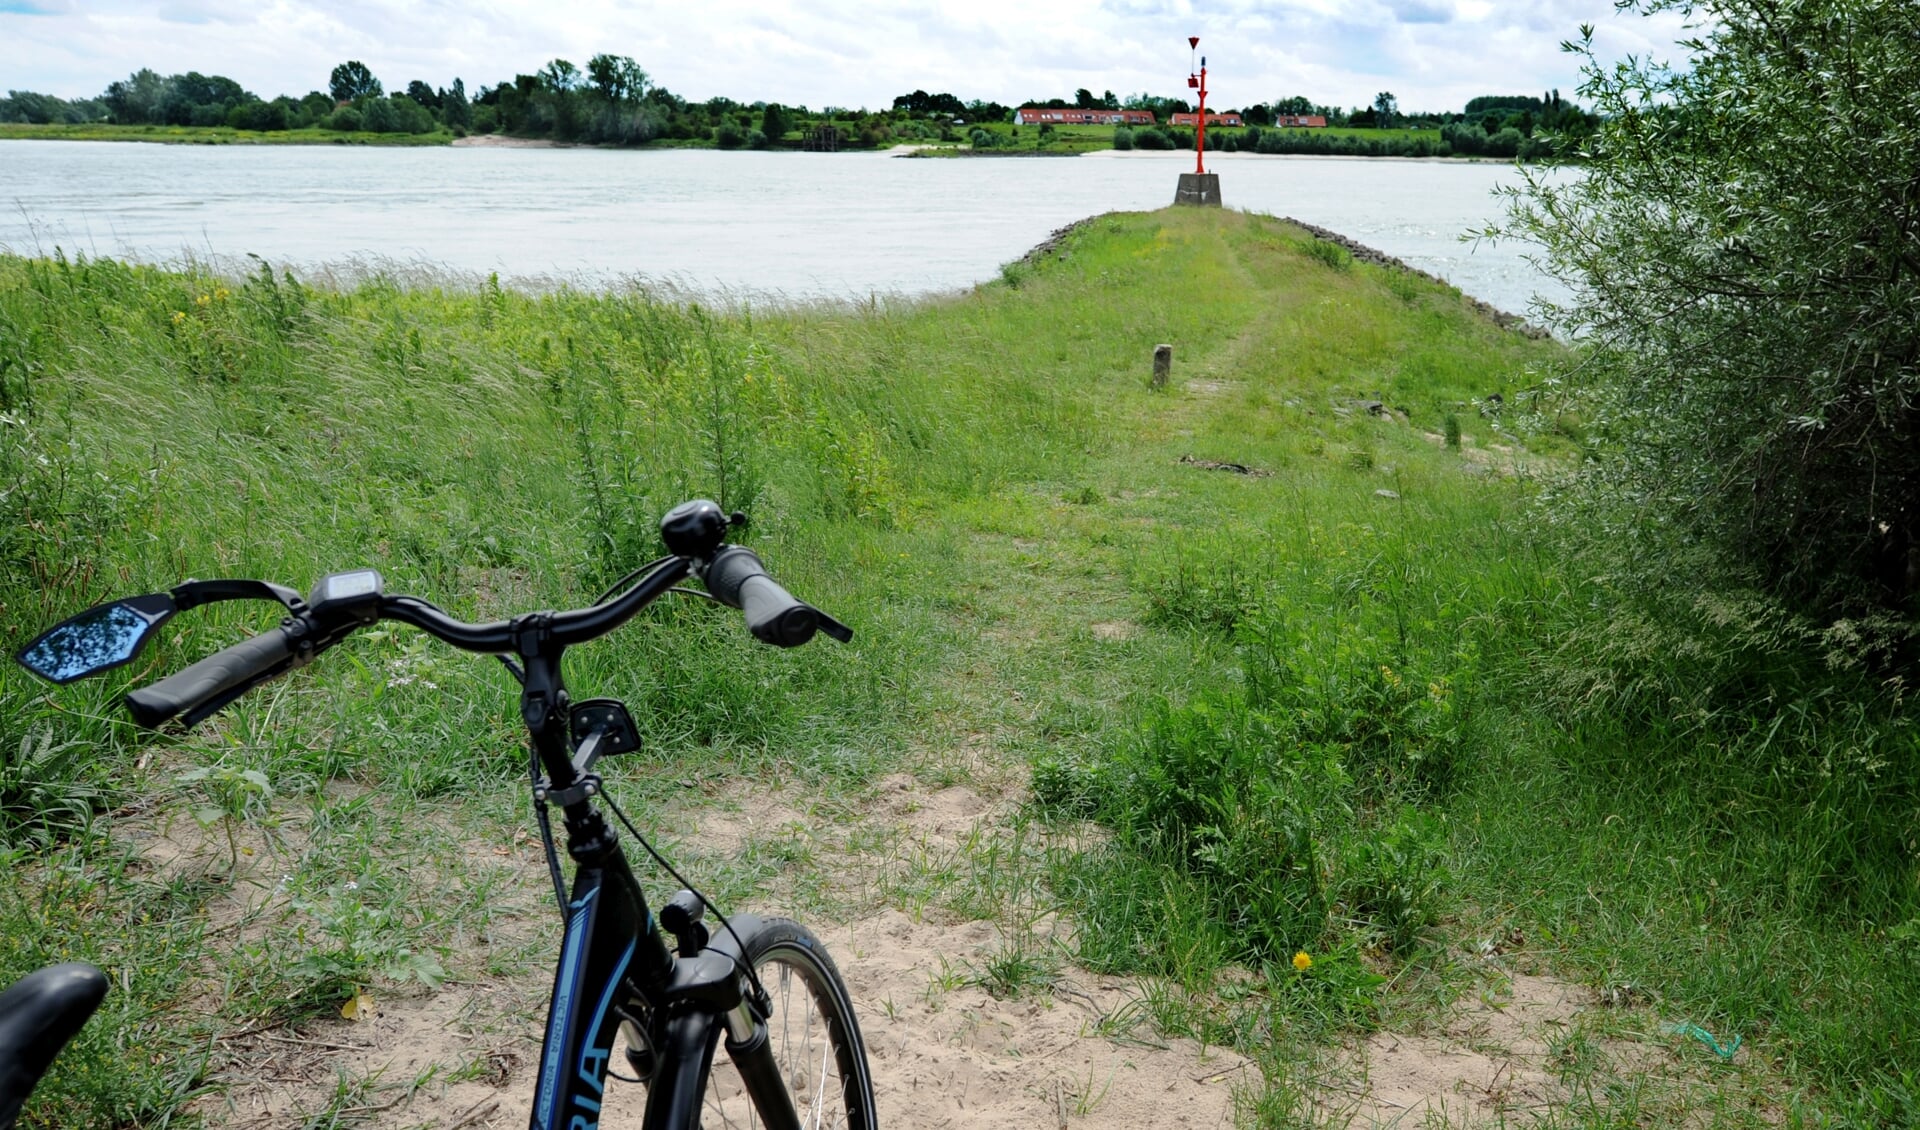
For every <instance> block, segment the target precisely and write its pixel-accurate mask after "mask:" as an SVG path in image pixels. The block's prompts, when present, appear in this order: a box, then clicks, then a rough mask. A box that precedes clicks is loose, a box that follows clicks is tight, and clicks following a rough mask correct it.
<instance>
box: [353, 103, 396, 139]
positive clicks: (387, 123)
mask: <svg viewBox="0 0 1920 1130" xmlns="http://www.w3.org/2000/svg"><path fill="white" fill-rule="evenodd" d="M360 128H361V129H363V130H366V131H368V132H369V133H398V132H401V125H400V114H399V111H397V110H395V109H394V107H393V103H392V102H390V101H388V100H387V99H385V98H369V99H367V100H366V103H365V105H363V106H362V107H361V109H360Z"/></svg>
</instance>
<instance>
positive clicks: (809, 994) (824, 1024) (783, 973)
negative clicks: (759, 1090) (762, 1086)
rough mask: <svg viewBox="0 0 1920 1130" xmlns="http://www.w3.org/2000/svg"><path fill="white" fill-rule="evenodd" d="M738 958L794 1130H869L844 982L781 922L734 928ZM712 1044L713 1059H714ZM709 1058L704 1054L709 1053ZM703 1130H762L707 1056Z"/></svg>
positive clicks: (741, 1087)
mask: <svg viewBox="0 0 1920 1130" xmlns="http://www.w3.org/2000/svg"><path fill="white" fill-rule="evenodd" d="M736 924H738V925H743V926H745V927H746V928H744V929H742V930H741V938H740V941H741V944H742V946H743V948H744V950H745V953H744V954H743V956H744V957H745V958H746V960H747V961H748V962H749V963H750V964H752V966H753V968H754V972H755V973H757V974H758V975H759V977H760V983H761V984H763V985H765V986H766V989H767V994H768V996H770V997H771V998H772V1002H773V1008H772V1012H771V1014H770V1015H769V1016H768V1017H767V1043H768V1051H769V1052H770V1053H771V1054H772V1056H773V1058H774V1062H775V1064H776V1065H777V1066H778V1068H779V1072H780V1078H781V1080H782V1081H783V1082H784V1083H785V1084H786V1089H787V1092H788V1094H789V1095H791V1096H792V1099H793V1107H794V1110H795V1111H797V1112H798V1113H799V1115H800V1126H801V1127H802V1130H875V1127H876V1123H877V1121H878V1119H877V1117H876V1115H875V1111H874V1103H873V1077H872V1076H871V1074H869V1072H868V1069H867V1049H866V1045H865V1044H863V1043H861V1041H860V1025H859V1023H858V1022H856V1021H855V1020H854V1018H853V1002H852V1000H851V998H850V997H849V996H848V995H847V985H846V982H845V981H843V980H841V978H840V970H839V969H838V968H837V967H835V965H834V964H833V958H832V957H830V956H828V954H827V949H826V947H825V946H823V945H821V943H820V939H819V938H817V937H815V936H814V934H813V931H811V930H809V929H807V928H806V927H805V926H802V925H800V924H799V923H798V922H795V921H792V920H791V919H787V918H763V919H761V920H760V921H759V922H758V924H757V925H748V924H745V923H741V922H739V920H737V919H736ZM720 1042H721V1041H715V1044H716V1046H715V1048H714V1051H716V1052H717V1051H718V1050H719V1049H718V1047H717V1045H718V1044H719V1043H720ZM709 1054H712V1053H709ZM701 1125H702V1127H703V1130H731V1128H734V1127H740V1128H742V1130H744V1128H748V1127H761V1126H765V1125H766V1122H765V1120H764V1119H762V1118H761V1117H760V1112H759V1111H758V1110H756V1109H755V1108H754V1105H753V1101H752V1099H751V1098H750V1097H749V1096H748V1094H747V1087H746V1083H745V1081H744V1080H743V1079H742V1078H741V1076H740V1072H739V1069H738V1068H737V1067H736V1066H735V1065H734V1063H733V1061H732V1059H731V1058H730V1057H729V1056H726V1055H713V1058H712V1062H711V1065H710V1069H709V1074H708V1078H707V1091H706V1094H705V1096H704V1097H703V1102H702V1119H701Z"/></svg>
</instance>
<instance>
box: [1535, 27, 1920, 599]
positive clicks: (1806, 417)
mask: <svg viewBox="0 0 1920 1130" xmlns="http://www.w3.org/2000/svg"><path fill="white" fill-rule="evenodd" d="M1632 6H1633V7H1635V8H1637V9H1639V10H1640V11H1642V12H1647V13H1652V12H1660V11H1665V10H1669V9H1675V8H1681V7H1683V5H1681V4H1679V3H1677V2H1674V0H1641V2H1640V3H1636V4H1634V5H1632ZM1684 7H1685V8H1686V10H1687V11H1689V12H1696V11H1697V18H1698V20H1699V26H1701V27H1702V28H1706V29H1709V30H1708V31H1706V32H1705V33H1703V35H1702V37H1701V39H1700V40H1699V41H1698V42H1697V43H1693V44H1690V45H1689V48H1690V50H1689V56H1690V57H1689V63H1688V65H1687V66H1685V67H1681V68H1672V69H1670V68H1666V67H1662V66H1658V65H1655V64H1653V63H1650V62H1646V61H1643V60H1636V61H1634V62H1632V63H1630V64H1628V65H1623V66H1620V67H1615V66H1614V65H1613V64H1611V63H1606V64H1604V65H1603V64H1602V62H1601V61H1600V60H1599V59H1598V58H1597V57H1596V56H1595V55H1594V53H1593V46H1592V43H1591V41H1590V40H1588V41H1585V42H1582V43H1580V44H1576V45H1575V49H1576V50H1578V51H1579V52H1580V53H1581V54H1582V55H1583V57H1584V59H1585V75H1586V78H1585V82H1584V84H1583V85H1582V87H1581V92H1582V93H1583V94H1584V95H1587V96H1588V97H1590V98H1591V99H1593V100H1594V102H1595V103H1596V104H1597V109H1598V110H1599V112H1600V115H1601V122H1600V125H1599V127H1598V129H1597V132H1596V133H1595V134H1594V135H1593V137H1592V138H1591V139H1590V141H1589V144H1588V145H1587V147H1586V151H1585V157H1586V168H1587V174H1586V175H1585V176H1582V177H1579V178H1567V179H1564V180H1557V179H1549V178H1546V177H1534V178H1531V179H1530V182H1529V184H1528V185H1527V187H1526V189H1525V190H1524V193H1523V194H1522V195H1520V196H1519V197H1518V198H1517V199H1516V200H1515V207H1514V211H1513V214H1512V217H1511V219H1510V221H1509V223H1508V224H1507V226H1506V229H1505V231H1506V233H1507V234H1510V235H1516V236H1519V237H1521V238H1524V239H1528V240H1531V241H1534V242H1537V243H1538V244H1540V245H1541V246H1542V247H1543V248H1544V249H1545V251H1546V262H1547V265H1548V268H1549V270H1550V271H1551V272H1552V273H1553V274H1554V275H1555V276H1557V277H1558V278H1559V279H1561V280H1562V281H1564V282H1565V283H1566V284H1568V285H1569V286H1570V287H1571V288H1572V289H1573V292H1574V297H1573V299H1572V301H1570V302H1569V303H1567V304H1566V305H1564V306H1559V307H1552V308H1549V309H1548V310H1547V313H1548V315H1549V316H1550V317H1552V318H1554V319H1555V320H1556V321H1557V322H1558V323H1559V324H1560V325H1561V326H1562V327H1564V328H1565V329H1566V330H1567V331H1569V332H1570V333H1572V334H1574V335H1576V336H1578V337H1581V338H1583V339H1584V340H1586V341H1589V342H1591V343H1592V347H1593V358H1592V363H1591V364H1590V365H1588V366H1586V367H1585V369H1584V371H1585V372H1587V373H1591V374H1592V375H1593V379H1592V381H1591V383H1590V384H1589V386H1588V391H1590V392H1591V393H1592V395H1593V396H1594V397H1595V398H1596V399H1597V400H1598V401H1599V403H1600V404H1601V405H1602V406H1603V409H1604V413H1603V418H1602V421H1601V424H1600V427H1599V428H1598V429H1596V430H1597V433H1598V438H1597V440H1596V445H1595V447H1594V450H1595V452H1596V453H1598V454H1599V455H1600V456H1601V458H1600V459H1599V460H1598V461H1597V462H1596V463H1593V464H1592V465H1591V467H1592V471H1593V473H1592V474H1590V475H1589V476H1588V477H1587V480H1586V485H1587V486H1588V487H1589V489H1590V493H1589V494H1588V495H1587V496H1586V498H1585V500H1584V501H1585V502H1586V503H1589V504H1590V505H1587V506H1585V507H1583V508H1581V510H1582V512H1581V513H1579V514H1578V515H1569V520H1570V521H1571V522H1577V523H1580V524H1586V525H1595V524H1604V525H1605V526H1607V527H1608V529H1609V530H1610V531H1613V533H1614V536H1617V537H1619V538H1621V539H1623V540H1625V539H1631V541H1632V542H1633V543H1634V544H1635V545H1636V547H1637V549H1639V550H1640V551H1641V556H1642V562H1643V570H1642V571H1643V573H1644V575H1645V576H1646V577H1647V579H1648V580H1649V582H1650V583H1652V584H1664V583H1666V580H1665V578H1667V577H1669V576H1672V575H1675V571H1674V569H1673V568H1672V567H1671V566H1672V565H1673V564H1675V563H1676V562H1675V561H1674V560H1673V559H1672V558H1671V557H1670V555H1671V554H1675V553H1679V552H1681V551H1683V550H1684V549H1685V547H1686V546H1688V545H1689V544H1690V543H1693V542H1695V541H1698V540H1704V542H1705V543H1706V544H1708V545H1710V546H1712V547H1713V548H1714V549H1715V550H1716V552H1717V557H1718V561H1719V563H1720V564H1721V566H1722V567H1723V569H1724V570H1725V571H1726V572H1729V573H1732V574H1734V575H1736V576H1738V575H1745V576H1749V577H1751V578H1752V579H1753V580H1754V581H1755V582H1757V583H1758V584H1759V585H1760V586H1762V587H1763V588H1764V589H1766V590H1767V591H1769V592H1771V593H1773V594H1775V595H1776V596H1778V597H1779V598H1780V599H1782V600H1783V601H1785V602H1786V603H1787V604H1788V605H1790V606H1793V607H1796V608H1801V609H1805V610H1807V611H1809V612H1810V613H1811V614H1814V615H1816V616H1818V617H1821V618H1823V619H1824V620H1825V621H1826V622H1834V621H1837V620H1840V619H1845V618H1849V617H1868V616H1872V615H1874V614H1877V613H1893V614H1895V615H1897V616H1898V617H1899V618H1901V619H1903V620H1908V621H1910V620H1911V618H1912V616H1913V614H1914V612H1915V611H1916V608H1920V336H1916V335H1915V333H1914V330H1913V327H1914V311H1915V310H1916V309H1920V268H1917V267H1916V264H1920V225H1916V224H1913V223H1911V222H1907V221H1906V220H1893V219H1890V217H1895V216H1908V215H1910V214H1911V211H1912V198H1913V197H1912V194H1913V186H1914V185H1915V184H1917V183H1920V115H1916V114H1914V113H1911V112H1905V111H1894V110H1893V109H1892V108H1893V107H1896V106H1903V107H1904V106H1909V105H1910V103H1911V100H1912V95H1913V91H1914V90H1915V89H1920V35H1916V34H1915V25H1914V21H1913V9H1912V7H1911V5H1905V4H1883V3H1875V2H1871V0H1812V2H1808V3H1801V4H1792V5H1774V4H1766V5H1758V6H1755V5H1744V4H1732V3H1725V2H1719V0H1712V2H1708V3H1705V4H1700V5H1685V6H1684ZM1837 76H1847V77H1846V78H1844V79H1841V78H1839V77H1837ZM1503 133H1504V131H1503ZM1566 501H1567V502H1569V503H1570V504H1573V505H1575V506H1578V504H1579V503H1580V502H1581V501H1582V500H1581V499H1579V498H1572V499H1567V500H1566ZM1662 531H1665V532H1667V533H1668V534H1669V535H1670V536H1665V537H1663V536H1661V532H1662ZM1680 575H1685V574H1680Z"/></svg>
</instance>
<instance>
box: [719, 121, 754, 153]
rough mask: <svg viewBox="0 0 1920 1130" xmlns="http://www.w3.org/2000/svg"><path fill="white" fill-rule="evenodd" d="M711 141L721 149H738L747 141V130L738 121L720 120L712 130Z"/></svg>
mask: <svg viewBox="0 0 1920 1130" xmlns="http://www.w3.org/2000/svg"><path fill="white" fill-rule="evenodd" d="M713 143H714V144H715V145H717V146H719V147H720V148H722V149H738V148H740V147H741V146H742V145H745V144H746V143H747V131H746V130H743V129H741V128H740V124H739V123H738V122H722V123H720V128H719V129H716V130H714V131H713Z"/></svg>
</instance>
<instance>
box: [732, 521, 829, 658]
mask: <svg viewBox="0 0 1920 1130" xmlns="http://www.w3.org/2000/svg"><path fill="white" fill-rule="evenodd" d="M704 579H705V580H706V582H707V591H708V592H710V593H712V594H713V595H714V596H715V597H716V598H717V599H718V600H719V601H720V602H721V603H722V604H726V605H728V606H730V607H733V608H738V609H739V610H740V611H741V612H743V613H745V615H746V621H747V630H748V631H750V632H752V633H753V635H754V638H755V639H757V640H759V641H760V642H761V643H769V644H772V645H774V646H775V647H799V646H800V645H801V644H803V643H806V642H807V641H808V640H810V639H812V638H813V634H814V633H815V632H817V631H819V630H820V615H819V613H818V612H816V611H814V610H813V609H812V608H810V607H808V606H807V605H805V604H803V603H802V602H800V601H799V600H797V599H795V597H794V595H793V594H792V593H790V592H788V591H787V590H786V589H783V588H781V587H780V585H779V583H778V582H776V581H775V580H774V579H773V578H772V577H770V576H768V575H767V568H766V566H765V565H763V564H761V563H760V555H759V554H757V553H755V552H754V551H753V550H751V549H747V548H746V547H744V546H738V545H730V546H727V547H726V548H724V549H722V550H720V551H719V552H718V553H716V554H714V555H713V560H712V561H711V562H710V563H708V565H707V573H706V577H705V578H704Z"/></svg>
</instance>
